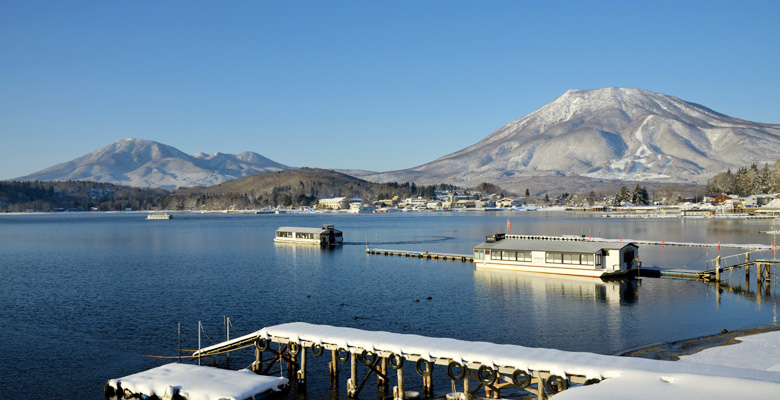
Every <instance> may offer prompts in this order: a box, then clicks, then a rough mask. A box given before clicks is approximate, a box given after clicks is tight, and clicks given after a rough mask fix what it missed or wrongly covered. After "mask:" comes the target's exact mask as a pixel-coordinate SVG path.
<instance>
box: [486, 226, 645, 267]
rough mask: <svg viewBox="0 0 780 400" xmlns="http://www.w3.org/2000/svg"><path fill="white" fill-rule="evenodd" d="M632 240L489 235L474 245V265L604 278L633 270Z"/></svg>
mask: <svg viewBox="0 0 780 400" xmlns="http://www.w3.org/2000/svg"><path fill="white" fill-rule="evenodd" d="M638 254H639V247H638V246H637V245H635V244H634V243H610V242H591V241H561V240H554V239H553V240H550V239H526V238H522V239H521V238H513V237H512V236H507V235H505V234H503V233H497V234H495V235H490V236H488V237H487V238H486V240H485V242H483V243H481V244H479V245H477V246H475V247H474V263H475V264H476V267H477V268H493V269H503V270H511V271H526V272H540V273H547V274H560V275H573V276H589V277H598V278H607V277H613V276H620V275H627V274H632V273H635V272H636V269H637V268H638V267H639V261H638Z"/></svg>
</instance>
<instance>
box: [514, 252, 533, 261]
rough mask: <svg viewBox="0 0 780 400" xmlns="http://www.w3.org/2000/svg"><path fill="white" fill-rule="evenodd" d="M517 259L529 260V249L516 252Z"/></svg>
mask: <svg viewBox="0 0 780 400" xmlns="http://www.w3.org/2000/svg"><path fill="white" fill-rule="evenodd" d="M517 261H531V252H530V251H518V252H517Z"/></svg>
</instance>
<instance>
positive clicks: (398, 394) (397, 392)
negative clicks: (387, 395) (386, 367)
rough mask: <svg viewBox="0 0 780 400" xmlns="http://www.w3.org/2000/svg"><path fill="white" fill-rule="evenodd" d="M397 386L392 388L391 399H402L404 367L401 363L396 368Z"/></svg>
mask: <svg viewBox="0 0 780 400" xmlns="http://www.w3.org/2000/svg"><path fill="white" fill-rule="evenodd" d="M397 372H398V386H396V387H395V388H393V399H395V400H403V398H404V393H405V389H404V367H403V365H402V366H401V367H400V368H398V370H397Z"/></svg>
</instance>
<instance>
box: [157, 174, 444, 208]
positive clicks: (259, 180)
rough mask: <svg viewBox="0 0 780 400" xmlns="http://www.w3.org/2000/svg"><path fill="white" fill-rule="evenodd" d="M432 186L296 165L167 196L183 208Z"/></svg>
mask: <svg viewBox="0 0 780 400" xmlns="http://www.w3.org/2000/svg"><path fill="white" fill-rule="evenodd" d="M434 188H435V186H424V187H417V186H416V185H415V184H414V183H411V184H410V183H408V182H407V183H402V184H398V183H395V182H391V183H373V182H368V181H364V180H362V179H358V178H355V177H352V176H349V175H345V174H342V173H339V172H336V171H331V170H325V169H318V168H299V169H294V170H284V171H276V172H266V173H263V174H256V175H251V176H247V177H245V178H240V179H235V180H232V181H228V182H225V183H222V184H219V185H216V186H210V187H205V188H189V189H180V190H179V191H177V192H175V193H174V194H172V195H171V196H170V198H169V205H170V207H172V208H175V209H185V210H188V209H201V208H206V209H227V208H230V207H238V208H263V207H276V206H283V207H286V206H290V205H294V206H313V205H315V204H316V203H317V200H318V199H324V198H330V197H341V196H346V197H351V198H361V199H363V200H375V199H383V198H392V197H393V196H399V197H402V198H403V197H409V196H430V195H432V194H433V190H434Z"/></svg>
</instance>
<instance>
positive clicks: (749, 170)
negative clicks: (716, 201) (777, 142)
mask: <svg viewBox="0 0 780 400" xmlns="http://www.w3.org/2000/svg"><path fill="white" fill-rule="evenodd" d="M706 190H707V193H708V194H713V193H729V194H768V193H777V192H780V161H777V162H775V163H774V165H769V164H768V163H765V164H764V166H763V167H759V166H758V165H757V164H756V163H753V164H751V165H750V166H749V167H740V168H739V169H737V171H736V172H732V171H731V169H729V170H727V171H726V172H721V173H719V174H718V175H715V177H714V178H712V179H711V180H710V181H709V182H707V187H706Z"/></svg>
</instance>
